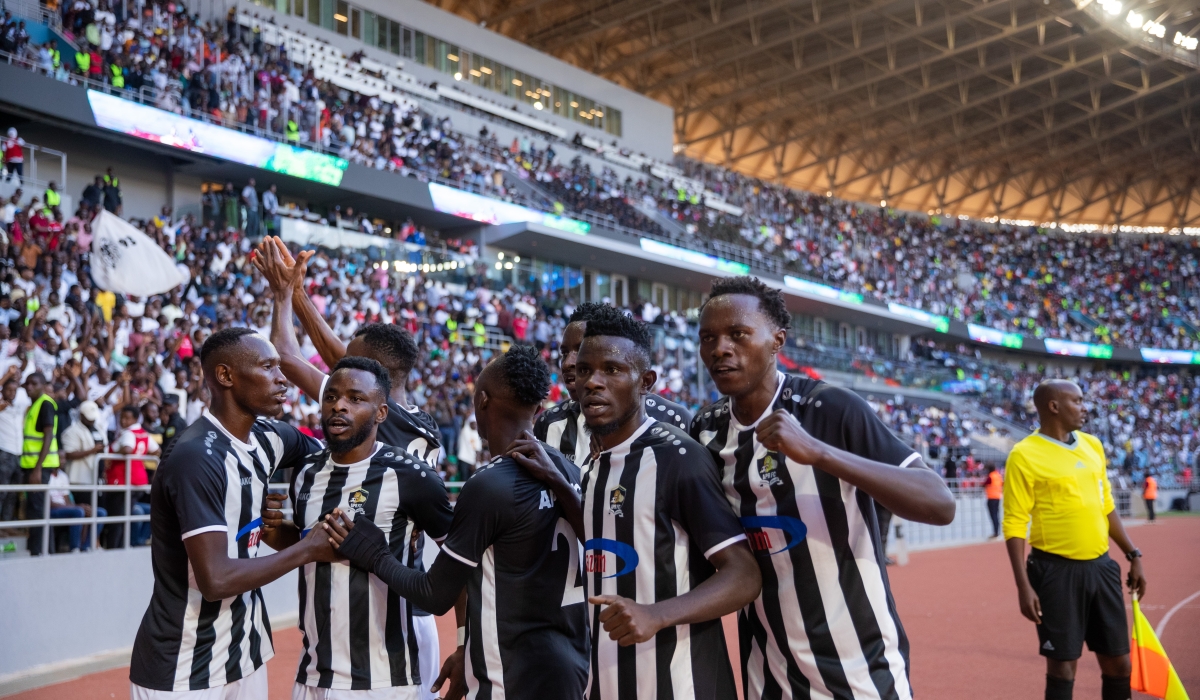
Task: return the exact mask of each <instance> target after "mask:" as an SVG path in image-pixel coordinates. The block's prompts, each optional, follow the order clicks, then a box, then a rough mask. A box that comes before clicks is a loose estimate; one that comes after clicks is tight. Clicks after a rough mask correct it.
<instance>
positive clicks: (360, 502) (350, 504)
mask: <svg viewBox="0 0 1200 700" xmlns="http://www.w3.org/2000/svg"><path fill="white" fill-rule="evenodd" d="M369 495H371V494H370V492H368V491H367V490H366V489H363V488H360V489H358V490H357V491H354V492H353V493H351V494H350V498H349V499H348V500H347V501H346V503H347V505H346V508H347V510H349V511H351V512H353V513H356V514H358V515H366V505H367V496H369Z"/></svg>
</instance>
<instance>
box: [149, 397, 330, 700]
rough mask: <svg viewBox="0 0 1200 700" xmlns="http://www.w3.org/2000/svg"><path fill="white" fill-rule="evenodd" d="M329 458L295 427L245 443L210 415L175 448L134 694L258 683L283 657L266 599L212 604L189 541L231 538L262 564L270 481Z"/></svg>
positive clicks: (160, 479)
mask: <svg viewBox="0 0 1200 700" xmlns="http://www.w3.org/2000/svg"><path fill="white" fill-rule="evenodd" d="M320 448H321V444H320V443H319V442H317V441H316V440H313V439H312V438H309V437H307V436H305V435H303V434H301V433H300V431H299V430H296V429H295V428H293V427H292V426H290V425H286V424H284V423H279V422H276V421H269V420H261V419H260V420H258V421H257V422H255V423H254V425H253V427H252V428H251V429H250V441H249V442H242V441H241V440H238V439H237V438H236V437H234V436H233V435H231V434H230V433H229V432H228V431H227V430H226V429H225V427H224V426H222V425H221V423H220V422H219V421H218V420H217V419H216V418H215V417H214V416H213V415H212V414H210V413H209V412H208V411H205V412H204V415H203V416H202V417H201V418H200V419H199V420H197V421H196V422H195V423H193V424H192V425H191V426H189V427H188V429H187V430H185V431H184V432H183V433H182V435H180V437H179V438H178V439H176V440H175V443H174V445H173V446H172V448H171V452H170V454H168V455H167V456H166V458H165V459H164V460H163V463H162V465H161V466H159V468H158V473H157V474H156V475H155V477H154V485H153V487H152V488H151V489H150V503H151V506H150V528H151V532H152V533H153V537H152V539H151V543H150V552H151V558H152V561H153V567H154V594H153V596H152V597H151V598H150V606H149V608H148V609H147V610H146V614H145V616H144V617H143V618H142V624H141V626H140V627H139V628H138V632H137V637H136V639H135V640H134V643H133V658H132V661H131V664H130V668H129V680H130V681H132V682H133V683H134V684H135V685H138V686H141V687H143V688H149V689H152V690H164V691H184V690H202V689H205V688H213V687H217V686H222V685H226V684H228V683H232V682H234V681H237V680H239V679H241V678H244V677H246V676H248V675H250V674H251V673H253V672H254V671H255V670H257V669H258V668H259V667H260V666H262V665H263V664H264V663H266V662H267V660H269V659H270V658H271V657H272V656H274V655H275V649H274V647H273V646H272V644H271V627H270V624H269V623H268V621H267V611H266V609H265V608H264V607H263V596H262V591H260V590H259V589H257V588H256V589H254V590H252V591H247V592H245V593H242V594H241V595H237V596H234V597H232V598H226V599H224V600H217V601H208V600H205V599H204V596H202V595H201V594H200V590H199V589H198V588H197V586H196V581H195V576H194V574H193V572H192V566H191V562H189V561H188V556H187V550H186V549H185V548H184V543H183V541H184V540H186V539H187V538H189V537H192V536H194V535H199V534H202V533H206V532H224V533H227V536H228V539H229V550H228V554H229V556H230V557H231V558H238V559H249V558H252V557H255V556H257V555H258V544H259V538H260V533H261V528H262V518H261V517H259V512H260V510H261V508H262V500H263V496H264V494H265V493H266V488H267V481H268V480H269V479H270V477H271V474H272V473H274V472H275V470H276V469H287V468H291V467H297V466H299V465H300V464H301V463H302V461H303V459H304V457H305V455H307V454H309V453H311V452H312V451H313V450H318V449H320Z"/></svg>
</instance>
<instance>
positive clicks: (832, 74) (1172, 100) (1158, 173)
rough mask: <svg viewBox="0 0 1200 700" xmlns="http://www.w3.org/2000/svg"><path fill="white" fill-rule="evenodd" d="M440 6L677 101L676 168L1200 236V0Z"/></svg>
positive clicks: (942, 206)
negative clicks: (683, 165) (686, 165)
mask: <svg viewBox="0 0 1200 700" xmlns="http://www.w3.org/2000/svg"><path fill="white" fill-rule="evenodd" d="M432 2H434V4H436V5H438V6H439V7H441V8H442V9H444V10H448V11H451V12H454V13H456V14H458V15H460V16H463V17H465V18H467V19H470V20H472V21H475V22H480V23H483V24H484V25H485V26H487V27H489V28H491V29H494V30H497V31H499V32H501V33H503V34H506V35H508V36H510V37H512V38H514V39H516V40H518V41H521V42H523V43H526V44H528V45H530V46H532V47H534V48H536V49H540V50H542V51H545V52H547V53H549V54H552V55H554V56H557V57H559V58H561V59H563V60H566V61H568V62H571V63H573V64H575V65H577V66H580V67H582V68H584V69H587V70H589V71H592V72H594V73H597V74H599V75H601V76H603V77H606V78H608V79H610V80H613V81H614V82H616V83H618V84H621V85H623V86H626V87H628V88H631V89H633V90H637V91H639V92H642V93H645V94H647V95H649V96H651V97H654V98H656V99H659V100H661V101H663V102H665V103H667V104H670V105H671V106H672V107H674V109H675V139H676V145H675V148H676V150H677V151H684V152H685V153H686V154H687V155H689V156H692V157H695V158H697V159H700V160H703V161H707V162H711V163H715V164H720V165H725V166H729V167H732V168H734V169H736V170H738V171H740V172H743V173H747V174H750V175H754V176H757V177H761V178H763V179H766V180H770V181H775V182H782V183H785V184H787V185H790V186H793V187H797V188H800V189H805V190H809V191H814V192H826V191H829V192H832V193H834V194H835V195H837V196H839V197H842V198H845V199H848V200H855V201H865V202H874V201H884V202H886V203H887V205H888V206H892V207H896V208H900V209H907V210H915V211H922V212H930V213H942V212H944V213H946V214H953V215H965V216H971V217H977V218H992V217H995V218H999V219H1007V220H1022V221H1028V222H1035V223H1043V222H1060V223H1063V224H1100V225H1114V224H1120V225H1125V226H1142V227H1147V228H1154V227H1163V228H1165V229H1175V228H1195V229H1196V230H1197V231H1200V228H1197V227H1200V187H1198V185H1200V124H1198V123H1197V116H1200V115H1197V113H1196V108H1197V102H1200V71H1198V68H1200V52H1198V51H1197V48H1196V41H1195V40H1194V39H1193V38H1192V36H1193V35H1194V34H1196V33H1197V31H1198V30H1200V0H1150V1H1147V0H991V1H987V0H938V1H931V0H432ZM636 123H637V122H636V115H626V118H625V126H626V128H636ZM1190 232H1191V231H1189V233H1190Z"/></svg>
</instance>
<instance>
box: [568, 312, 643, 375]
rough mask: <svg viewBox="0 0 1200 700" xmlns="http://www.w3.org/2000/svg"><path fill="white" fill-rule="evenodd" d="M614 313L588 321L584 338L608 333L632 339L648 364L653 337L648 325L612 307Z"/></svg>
mask: <svg viewBox="0 0 1200 700" xmlns="http://www.w3.org/2000/svg"><path fill="white" fill-rule="evenodd" d="M613 311H614V312H615V313H608V314H604V315H603V316H602V317H598V318H595V319H592V320H591V321H588V325H587V331H586V332H584V334H583V337H584V338H591V337H594V336H598V335H608V336H613V337H616V338H625V339H627V340H629V341H632V342H633V344H634V345H635V346H637V348H638V350H640V351H641V354H642V355H643V358H642V359H643V360H644V361H645V362H646V366H647V367H648V366H649V365H650V357H651V356H652V354H653V352H654V337H653V336H652V335H650V327H649V326H647V325H646V324H645V323H642V322H641V321H639V320H638V319H636V318H634V317H633V316H630V315H628V314H626V313H623V312H621V311H618V310H616V309H613Z"/></svg>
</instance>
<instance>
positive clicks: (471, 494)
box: [442, 471, 514, 567]
mask: <svg viewBox="0 0 1200 700" xmlns="http://www.w3.org/2000/svg"><path fill="white" fill-rule="evenodd" d="M513 506H514V504H513V492H512V483H511V481H510V480H509V479H506V478H505V477H504V475H503V474H501V473H499V472H493V473H488V472H486V471H485V472H478V473H476V474H475V475H474V476H472V477H471V478H470V479H468V480H467V482H466V483H465V484H463V487H462V492H461V493H459V496H458V501H457V502H456V503H455V504H454V520H453V522H451V523H450V534H448V535H447V536H446V541H445V542H443V543H442V552H443V553H445V554H447V555H449V556H450V557H452V558H454V559H457V560H458V561H460V562H462V563H463V564H466V565H467V566H471V567H475V566H479V560H480V559H481V558H482V557H483V553H484V552H485V551H487V548H488V547H490V546H491V545H492V542H494V541H495V540H496V538H497V537H499V536H500V533H501V532H503V531H504V529H505V527H506V526H507V525H508V523H509V521H510V519H511V517H512V511H513Z"/></svg>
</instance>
